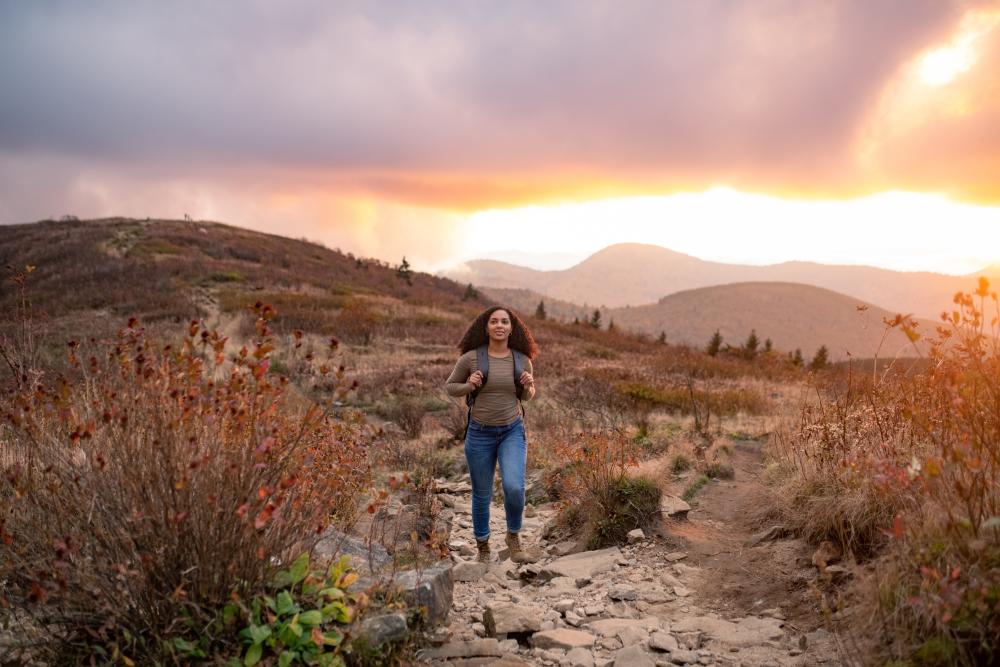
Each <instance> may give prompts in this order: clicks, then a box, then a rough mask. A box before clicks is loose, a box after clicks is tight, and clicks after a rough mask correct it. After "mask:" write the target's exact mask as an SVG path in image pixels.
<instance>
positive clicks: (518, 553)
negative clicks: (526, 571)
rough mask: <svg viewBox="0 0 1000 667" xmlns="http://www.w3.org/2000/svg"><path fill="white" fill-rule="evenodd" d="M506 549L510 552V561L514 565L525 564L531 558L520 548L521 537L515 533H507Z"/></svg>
mask: <svg viewBox="0 0 1000 667" xmlns="http://www.w3.org/2000/svg"><path fill="white" fill-rule="evenodd" d="M507 549H508V550H509V551H510V559H511V560H512V561H514V562H515V563H527V562H530V560H531V558H530V557H529V556H528V554H527V553H525V551H524V549H523V548H522V547H521V536H520V535H518V534H517V533H507Z"/></svg>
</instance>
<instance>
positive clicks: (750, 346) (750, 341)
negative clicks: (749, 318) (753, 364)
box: [743, 329, 760, 360]
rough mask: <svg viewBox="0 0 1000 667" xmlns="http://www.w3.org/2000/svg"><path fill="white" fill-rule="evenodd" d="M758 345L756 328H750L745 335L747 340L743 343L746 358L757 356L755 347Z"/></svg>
mask: <svg viewBox="0 0 1000 667" xmlns="http://www.w3.org/2000/svg"><path fill="white" fill-rule="evenodd" d="M758 347H760V339H759V338H757V330H756V329H751V330H750V335H749V336H747V342H745V343H743V354H744V356H746V358H747V359H751V360H752V359H756V358H757V348H758Z"/></svg>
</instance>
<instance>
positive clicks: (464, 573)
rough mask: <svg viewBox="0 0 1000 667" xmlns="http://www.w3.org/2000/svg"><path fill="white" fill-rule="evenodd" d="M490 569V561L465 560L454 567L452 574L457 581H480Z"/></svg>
mask: <svg viewBox="0 0 1000 667" xmlns="http://www.w3.org/2000/svg"><path fill="white" fill-rule="evenodd" d="M489 569H490V566H489V563H477V562H473V561H463V562H461V563H458V564H457V565H455V567H454V568H452V571H451V576H452V578H453V579H454V580H455V581H466V582H469V581H479V580H480V579H482V578H483V575H485V574H486V572H487V571H488V570H489Z"/></svg>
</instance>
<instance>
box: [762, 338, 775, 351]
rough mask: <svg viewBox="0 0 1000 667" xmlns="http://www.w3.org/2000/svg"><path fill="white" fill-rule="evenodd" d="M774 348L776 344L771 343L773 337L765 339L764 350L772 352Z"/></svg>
mask: <svg viewBox="0 0 1000 667" xmlns="http://www.w3.org/2000/svg"><path fill="white" fill-rule="evenodd" d="M773 349H774V345H773V344H772V343H771V339H770V338H768V339H766V340H765V341H764V352H770V351H771V350H773Z"/></svg>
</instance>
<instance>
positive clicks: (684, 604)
mask: <svg viewBox="0 0 1000 667" xmlns="http://www.w3.org/2000/svg"><path fill="white" fill-rule="evenodd" d="M733 463H734V467H735V469H736V475H735V478H734V479H733V480H729V481H721V482H711V483H709V484H708V485H707V486H705V487H704V488H703V489H702V490H701V491H700V492H699V494H698V495H697V497H696V498H695V505H694V508H693V509H692V510H691V512H689V515H688V520H687V521H674V520H665V521H664V522H663V523H662V525H660V526H659V527H658V529H657V530H656V531H654V532H655V533H657V534H656V535H650V536H643V537H642V538H641V539H637V540H635V541H634V543H633V544H630V545H628V546H624V547H621V548H620V549H619V548H617V547H613V548H611V549H604V550H600V551H588V552H582V553H572V554H571V555H566V556H557V555H556V554H559V553H564V552H565V551H567V550H569V549H570V547H571V545H567V544H566V543H560V544H551V543H549V542H547V541H546V540H545V539H544V538H543V537H542V535H543V534H544V526H545V525H546V524H547V523H548V522H549V521H551V520H552V519H553V518H554V516H555V508H553V507H551V506H543V507H540V508H538V509H537V513H536V515H535V516H534V517H533V518H530V519H527V520H526V523H525V537H526V541H527V542H528V543H531V544H537V545H538V546H540V547H541V548H542V549H543V550H545V551H546V552H547V555H546V556H545V557H544V558H542V560H541V561H540V562H539V563H537V564H532V565H524V566H515V565H514V564H513V563H511V562H510V561H509V560H495V561H494V562H493V563H490V564H489V565H486V564H480V563H475V562H473V561H472V557H473V555H472V553H471V546H470V545H471V544H472V535H471V521H470V519H471V517H470V516H469V511H470V509H471V508H470V505H469V497H468V495H467V494H464V493H463V494H452V495H448V496H445V497H444V498H445V500H446V502H447V504H449V505H450V506H451V507H452V508H453V511H454V513H455V524H454V532H453V536H452V542H451V544H450V546H451V548H452V549H453V555H452V559H453V560H454V561H455V567H454V569H453V576H454V578H455V580H456V583H455V592H454V603H453V607H452V613H451V614H450V616H449V622H448V626H447V627H446V628H445V630H444V632H443V633H442V637H441V640H442V642H443V643H442V645H441V646H439V647H436V648H431V649H428V650H425V651H423V652H422V653H421V659H422V661H423V662H424V663H430V664H434V665H442V666H453V665H469V666H471V665H495V666H497V667H503V666H509V667H513V666H516V665H550V666H551V665H559V666H560V667H563V666H566V667H595V666H597V667H606V666H612V665H613V666H614V667H652V666H654V665H664V666H666V665H684V664H699V665H728V666H732V667H737V666H745V667H763V666H765V665H767V666H772V667H773V666H781V667H783V666H792V665H795V666H805V665H816V664H827V665H838V664H841V663H840V661H839V660H838V659H837V657H836V652H835V649H834V645H833V644H834V642H833V637H832V636H830V635H829V633H826V632H825V631H824V630H822V629H817V627H818V625H819V623H820V618H819V616H818V614H817V613H816V610H815V608H814V606H813V604H812V602H811V598H810V596H809V578H810V576H812V575H811V573H810V572H809V570H808V568H806V567H804V565H803V564H802V563H803V562H802V561H801V560H800V559H801V558H802V557H806V558H808V548H807V547H806V546H805V545H804V544H801V543H800V542H798V541H796V540H770V541H765V542H762V543H761V544H760V545H758V546H753V547H750V546H746V544H745V543H746V540H747V539H748V538H749V537H750V536H751V532H752V531H751V526H750V525H749V524H748V522H747V518H748V515H749V510H750V509H751V508H753V507H754V502H755V498H758V497H759V496H758V495H757V494H758V493H759V492H760V489H761V486H760V481H759V474H760V470H761V463H760V451H759V445H757V444H755V443H750V442H740V443H736V446H735V448H734V451H733ZM683 484H684V480H679V481H678V482H677V485H678V486H682V485H683ZM497 510H499V511H497ZM502 515H503V512H502V509H499V508H497V509H496V510H495V511H494V512H493V515H492V523H493V530H494V533H493V535H494V539H493V543H494V549H495V550H496V549H497V548H498V547H499V545H500V543H501V539H500V537H499V536H501V535H502V534H503V533H502V530H503V516H502ZM503 555H504V554H503V553H501V554H500V556H503Z"/></svg>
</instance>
